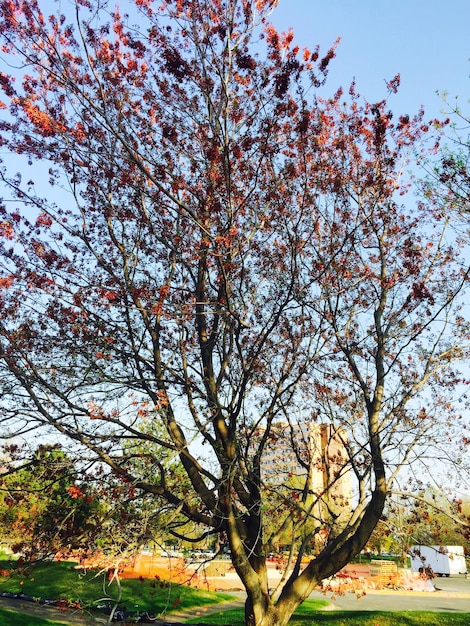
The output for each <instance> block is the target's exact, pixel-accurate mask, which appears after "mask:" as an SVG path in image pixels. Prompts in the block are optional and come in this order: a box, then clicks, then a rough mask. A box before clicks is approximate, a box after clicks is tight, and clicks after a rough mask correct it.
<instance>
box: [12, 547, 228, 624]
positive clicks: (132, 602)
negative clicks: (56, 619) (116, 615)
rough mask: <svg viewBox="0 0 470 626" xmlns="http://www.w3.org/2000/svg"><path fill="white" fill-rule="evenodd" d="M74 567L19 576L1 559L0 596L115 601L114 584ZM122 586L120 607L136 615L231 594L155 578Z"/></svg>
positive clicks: (44, 567)
mask: <svg viewBox="0 0 470 626" xmlns="http://www.w3.org/2000/svg"><path fill="white" fill-rule="evenodd" d="M75 566H76V563H69V562H65V561H64V562H62V563H56V562H48V563H39V564H37V565H36V566H35V567H34V569H33V570H31V571H29V572H27V575H26V572H25V573H23V574H21V573H18V572H17V571H16V570H15V567H14V564H13V563H12V562H11V561H9V560H7V559H3V560H0V593H1V592H3V591H9V592H12V593H24V594H25V595H27V596H32V597H33V598H43V599H52V600H56V599H58V598H63V599H67V600H69V601H71V602H78V603H79V604H80V605H82V606H86V607H91V606H94V605H96V604H99V603H100V600H102V599H103V598H106V597H107V596H108V597H111V598H113V599H114V598H116V596H117V586H116V583H115V582H113V583H112V584H109V583H108V582H107V581H106V580H105V579H104V577H103V575H100V576H99V577H97V576H96V572H93V571H91V572H87V573H86V574H85V573H83V572H80V571H79V570H76V569H75ZM121 584H122V601H121V602H122V604H123V605H125V607H126V609H127V610H128V611H136V612H140V611H149V612H150V613H154V614H160V613H165V612H170V611H172V610H175V609H178V610H180V609H185V608H191V607H194V606H202V607H203V606H207V605H211V604H216V603H218V602H221V601H223V600H228V599H230V598H231V597H232V596H231V595H230V594H223V593H212V592H209V591H204V590H201V589H193V588H190V587H186V586H184V585H176V584H173V583H172V584H169V583H167V582H165V581H160V580H157V579H144V578H141V579H126V580H123V581H122V583H121ZM101 603H104V601H103V602H101ZM0 623H1V622H0Z"/></svg>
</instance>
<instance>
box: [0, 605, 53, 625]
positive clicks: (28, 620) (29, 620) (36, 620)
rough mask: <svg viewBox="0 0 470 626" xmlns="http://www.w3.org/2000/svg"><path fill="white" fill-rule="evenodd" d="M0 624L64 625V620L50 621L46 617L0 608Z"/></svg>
mask: <svg viewBox="0 0 470 626" xmlns="http://www.w3.org/2000/svg"><path fill="white" fill-rule="evenodd" d="M0 624H2V626H64V622H51V621H50V620H48V619H41V618H40V617H33V616H31V615H23V614H21V613H15V612H13V611H7V610H6V609H2V608H0Z"/></svg>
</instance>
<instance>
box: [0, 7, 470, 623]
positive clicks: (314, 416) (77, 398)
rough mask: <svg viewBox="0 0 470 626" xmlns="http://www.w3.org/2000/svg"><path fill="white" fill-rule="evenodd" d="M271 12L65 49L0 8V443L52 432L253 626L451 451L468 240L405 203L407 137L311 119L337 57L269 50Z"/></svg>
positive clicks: (193, 16) (81, 37) (366, 109)
mask: <svg viewBox="0 0 470 626" xmlns="http://www.w3.org/2000/svg"><path fill="white" fill-rule="evenodd" d="M276 4H277V2H276V1H275V0H274V1H273V0H256V1H254V0H229V1H227V2H220V1H219V0H204V2H200V1H199V0H191V1H189V0H175V1H173V0H167V1H166V2H153V1H152V0H136V1H135V3H133V2H129V9H130V10H131V9H132V10H133V11H134V14H133V15H134V16H135V17H132V18H131V17H128V16H127V15H125V14H124V13H123V14H121V13H120V12H119V11H118V10H117V9H116V10H114V11H113V12H111V13H108V12H107V8H106V5H103V6H101V4H98V5H96V3H92V4H89V3H88V2H86V1H85V0H76V16H75V18H74V21H75V24H74V25H72V24H71V23H70V22H71V21H73V20H71V18H70V16H61V15H59V14H56V15H53V16H51V17H46V16H45V15H44V14H43V13H42V11H41V8H40V6H41V3H40V2H38V1H35V0H33V1H29V2H27V3H26V2H24V1H22V0H3V1H2V2H1V3H0V8H1V12H0V13H1V18H0V33H1V36H2V39H3V45H4V53H5V54H7V55H9V60H10V62H11V63H14V61H15V59H18V60H19V61H18V63H19V66H18V70H17V71H16V72H15V74H16V77H15V76H13V75H12V76H7V75H2V87H3V91H4V94H5V98H6V103H5V104H4V105H3V106H4V107H5V108H6V109H7V110H8V113H6V117H5V119H4V121H3V122H2V125H1V130H2V138H1V141H2V145H3V150H10V151H11V152H12V153H16V154H19V155H21V156H22V157H26V159H27V160H28V161H29V162H31V163H35V164H37V163H44V164H45V165H46V167H48V168H49V170H48V172H49V173H48V178H49V183H50V185H51V189H50V193H49V192H47V194H46V191H45V189H44V187H43V186H42V185H41V187H36V185H35V184H34V181H33V180H30V177H29V176H27V177H24V176H22V175H21V174H17V175H16V176H15V175H8V174H7V173H6V172H5V171H3V180H4V182H5V185H6V187H7V189H8V190H9V191H8V194H9V197H8V198H7V200H8V203H7V202H6V201H5V202H4V204H3V206H2V207H1V221H0V234H1V236H2V248H1V252H2V259H3V261H2V275H1V286H2V293H1V297H0V309H1V320H2V321H1V322H0V341H1V343H0V360H1V367H2V377H1V381H2V382H1V384H2V387H3V394H2V400H1V402H2V413H1V415H2V424H3V428H4V433H5V434H6V435H7V436H13V435H16V436H22V435H24V436H26V435H27V434H29V433H30V432H31V430H32V429H33V428H37V429H38V432H39V431H40V430H41V429H43V430H46V431H47V432H48V433H49V434H50V433H51V432H55V433H57V435H58V437H59V438H65V439H66V440H68V442H69V444H68V445H69V448H70V450H72V449H73V448H74V447H75V448H76V453H77V455H79V457H80V458H81V459H82V460H83V459H84V458H86V459H87V460H88V461H89V462H91V463H93V462H96V463H100V464H103V465H105V466H107V467H109V468H110V470H111V471H112V472H113V473H114V475H115V476H117V477H119V478H120V479H121V480H123V481H125V482H126V484H128V485H130V486H131V487H132V489H133V490H134V492H135V494H136V496H137V495H138V494H146V495H147V496H152V497H155V498H158V499H163V500H165V501H166V502H167V503H168V504H169V505H171V506H172V507H173V508H174V509H175V516H176V517H175V518H174V519H175V520H176V521H177V522H178V527H174V528H173V529H172V532H173V533H174V534H175V535H176V536H179V537H182V536H184V534H185V533H184V531H185V527H184V525H182V523H183V522H184V520H187V521H188V523H191V524H198V525H199V526H200V527H201V533H202V535H204V536H207V533H212V534H213V535H214V536H219V537H220V542H221V544H223V543H227V544H228V545H229V547H230V551H231V555H232V561H233V565H234V567H235V569H236V572H237V573H238V575H239V576H240V579H241V580H242V582H243V585H244V586H245V589H246V591H247V602H246V623H247V624H250V625H255V624H256V626H267V625H270V626H274V625H277V626H283V625H284V624H287V622H288V620H289V618H290V616H291V614H292V612H293V611H294V610H295V608H296V607H297V606H298V605H299V604H300V603H301V602H302V601H303V600H304V599H305V598H307V597H308V595H309V594H310V592H311V591H312V590H313V589H314V587H315V586H316V585H317V584H318V583H319V582H320V581H321V580H322V579H324V578H326V577H329V576H331V575H333V574H334V573H335V572H337V571H338V570H339V569H340V568H341V567H343V566H344V565H345V564H346V563H348V562H349V561H350V559H351V558H352V557H354V556H355V555H356V554H358V553H359V552H360V551H361V549H362V548H363V547H364V546H365V544H366V542H367V540H368V538H369V536H370V534H371V532H372V530H373V529H374V527H375V525H376V524H377V522H378V520H379V519H380V517H381V515H382V511H383V508H384V504H385V502H386V498H387V494H388V493H389V491H390V489H391V487H392V485H393V483H394V479H395V477H396V475H397V473H398V472H399V470H400V469H401V468H402V467H403V466H406V467H408V466H409V465H410V464H411V463H412V462H414V461H418V462H419V460H420V458H422V454H423V450H424V452H425V454H426V455H427V457H429V456H430V455H431V454H433V451H434V452H435V451H436V450H437V449H440V448H441V446H443V445H445V444H446V442H448V441H449V438H450V439H451V441H452V445H453V446H454V451H455V450H456V449H457V448H460V447H461V446H462V447H464V444H465V441H464V439H463V438H462V437H461V434H460V417H459V414H458V411H459V408H458V406H457V405H456V404H454V403H453V402H452V399H453V391H454V389H455V388H456V385H458V384H466V381H464V380H463V378H462V376H461V375H460V374H459V372H458V369H457V366H456V364H457V363H458V361H460V360H462V359H464V358H466V356H467V352H468V343H467V340H468V325H467V323H466V320H465V319H464V318H463V317H462V313H461V312H460V310H459V301H460V300H459V299H460V298H461V296H462V295H463V290H464V286H465V284H466V281H467V267H466V265H465V262H464V256H463V255H462V254H461V253H460V252H461V251H460V246H461V245H464V243H465V242H463V241H459V240H457V238H456V237H455V236H454V234H453V232H452V231H451V229H450V226H449V224H448V221H447V219H446V215H445V212H444V211H442V210H441V208H440V207H439V208H438V210H437V207H436V205H435V204H433V202H432V198H431V201H430V202H429V203H427V202H425V201H419V202H413V201H412V200H409V202H408V205H407V206H403V205H402V204H401V202H402V201H403V199H402V196H403V195H404V194H405V193H406V191H407V188H408V187H407V186H408V182H407V180H406V177H405V174H404V172H405V170H406V167H407V163H408V162H409V159H410V158H411V157H412V156H413V152H414V151H415V150H418V149H420V148H421V146H422V143H421V142H422V140H423V138H424V137H425V136H426V134H427V132H428V130H429V129H428V127H427V125H426V124H424V123H423V120H422V115H418V116H416V117H415V118H410V117H408V116H402V117H399V118H398V120H397V121H394V120H393V116H392V114H391V113H390V112H389V110H388V107H387V103H386V101H381V102H378V103H374V104H369V103H364V102H362V101H361V98H360V96H359V94H358V93H357V92H356V90H355V86H354V85H352V86H351V89H350V93H349V96H347V97H345V96H344V95H343V93H342V91H341V90H338V91H337V92H336V94H335V95H334V96H332V97H331V98H327V97H325V98H324V99H321V98H320V97H319V95H318V94H317V95H316V92H317V89H318V88H320V87H321V86H322V85H323V83H324V79H325V76H326V72H327V68H328V64H329V62H330V61H331V59H332V57H333V56H334V49H332V50H330V51H328V52H327V53H326V54H324V55H323V56H321V55H320V54H319V51H318V50H317V49H315V50H314V51H313V52H312V51H309V50H307V49H304V50H300V49H299V47H298V46H297V45H296V44H295V43H294V41H293V34H292V33H291V32H290V31H289V32H287V33H278V32H276V31H275V29H274V28H273V27H272V26H270V25H269V24H268V23H267V18H268V16H269V13H270V11H271V10H272V9H273V7H274V6H275V5H276ZM134 22H136V23H134ZM20 67H24V68H27V70H25V71H21V70H20ZM398 82H399V79H398V77H396V78H395V79H394V80H392V81H391V83H390V84H389V89H390V91H394V90H396V88H397V86H398ZM25 168H26V165H25ZM39 176H42V175H41V174H40V175H39ZM38 182H39V181H38ZM45 195H48V198H46V197H43V196H45ZM10 202H11V203H12V204H9V203H10ZM162 427H163V430H162ZM317 428H319V429H320V431H321V432H325V433H327V436H326V439H325V438H324V437H323V435H322V436H321V437H320V440H321V441H322V442H323V443H322V444H321V446H320V454H317V453H316V452H315V446H314V445H313V443H314V441H315V431H316V429H317ZM322 429H323V431H322ZM280 432H282V433H284V442H283V443H282V446H284V448H282V450H284V453H283V454H282V455H279V454H278V455H277V457H276V458H277V461H276V463H277V465H276V467H277V469H278V472H277V473H278V480H277V481H273V480H272V479H271V476H270V473H269V472H268V471H267V460H269V458H273V457H272V451H273V449H274V450H276V446H277V450H278V451H279V449H280V448H279V446H280V445H281V443H280V437H279V433H280ZM322 437H323V439H322ZM155 451H157V452H155ZM162 451H166V452H165V453H164V454H163V453H162ZM165 455H169V456H170V457H172V458H173V455H174V456H175V457H177V459H178V462H177V463H174V462H170V463H169V462H168V459H167V458H165ZM439 455H442V453H441V452H439ZM456 459H457V455H455V454H454V456H453V460H454V462H457V461H456ZM287 465H289V467H287ZM182 475H183V476H184V478H183V479H182ZM281 476H282V477H283V479H282V480H279V477H281ZM319 477H321V478H320V479H319ZM347 480H350V482H351V484H352V486H353V489H352V491H350V492H349V495H348V493H347V492H344V494H343V496H341V497H342V500H341V502H342V506H341V510H342V512H341V515H340V514H339V512H338V509H337V504H338V502H339V501H340V500H339V495H338V490H339V485H340V484H342V483H341V481H347ZM268 516H269V523H268V524H267V519H266V518H267V517H268ZM273 524H274V525H275V526H274V527H273ZM279 538H282V541H286V540H287V538H288V541H289V546H290V552H289V558H288V560H287V566H288V569H287V570H286V572H285V575H284V578H283V579H282V582H281V586H280V587H279V589H278V590H277V591H276V592H273V591H272V588H271V584H270V581H269V575H268V569H267V563H266V556H267V554H268V552H269V551H270V550H271V549H272V546H274V545H276V542H278V541H279ZM307 551H308V552H313V558H311V560H310V561H309V562H308V563H306V562H305V561H304V556H305V554H306V553H307ZM276 600H277V601H276Z"/></svg>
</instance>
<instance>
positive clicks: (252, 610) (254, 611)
mask: <svg viewBox="0 0 470 626" xmlns="http://www.w3.org/2000/svg"><path fill="white" fill-rule="evenodd" d="M291 616H292V613H291V612H290V611H286V610H285V609H284V610H283V611H282V610H281V611H280V610H279V609H278V608H276V607H275V606H274V605H273V604H272V602H271V600H270V599H269V598H264V597H263V598H261V599H260V600H259V601H257V602H255V603H253V601H252V600H251V599H250V597H248V598H247V600H246V602H245V624H246V626H286V625H287V624H288V623H289V620H290V618H291Z"/></svg>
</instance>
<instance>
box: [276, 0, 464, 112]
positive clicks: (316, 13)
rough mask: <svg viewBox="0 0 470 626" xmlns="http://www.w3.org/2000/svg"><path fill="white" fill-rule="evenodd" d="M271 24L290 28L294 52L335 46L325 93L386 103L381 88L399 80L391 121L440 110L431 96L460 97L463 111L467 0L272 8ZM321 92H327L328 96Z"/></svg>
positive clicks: (297, 2) (296, 0)
mask: <svg viewBox="0 0 470 626" xmlns="http://www.w3.org/2000/svg"><path fill="white" fill-rule="evenodd" d="M271 21H272V22H273V24H274V25H275V26H276V27H277V28H278V29H280V30H287V28H288V27H289V26H292V27H293V29H294V32H295V35H296V41H297V43H298V44H299V45H300V46H301V47H304V46H306V47H308V48H310V49H312V48H314V47H315V45H316V44H319V45H320V46H321V50H323V51H324V52H326V51H327V50H328V48H329V47H330V46H331V44H332V43H333V42H334V41H335V39H336V38H337V37H341V43H340V46H339V48H338V50H337V55H336V58H335V59H334V60H333V61H332V63H331V66H330V74H329V78H328V83H327V85H328V86H329V89H330V90H331V93H333V92H334V91H336V89H337V87H338V86H340V85H341V86H343V87H344V88H345V89H346V90H347V88H348V87H349V84H350V82H351V80H352V78H354V77H355V79H356V84H357V90H358V91H359V93H361V94H362V95H363V96H364V97H366V98H367V99H368V100H370V101H377V100H381V99H382V98H384V97H385V96H386V93H387V91H386V88H385V82H384V81H385V80H390V79H391V78H393V76H395V75H396V74H398V73H399V74H400V75H401V87H400V90H399V93H398V94H397V95H396V96H393V99H391V100H390V106H391V109H392V110H393V111H394V113H395V114H399V113H400V114H402V113H407V114H409V115H412V114H414V113H415V112H416V111H417V110H418V109H419V107H420V106H421V105H424V107H425V111H426V112H427V115H426V116H425V118H426V119H427V118H428V117H429V118H431V117H436V116H438V115H439V113H440V112H441V111H442V109H443V103H442V100H441V99H440V98H439V96H437V95H436V91H437V90H440V91H442V90H447V91H448V92H449V95H450V96H452V97H454V96H456V95H458V96H459V102H460V105H461V107H462V109H464V108H466V110H467V111H469V110H470V104H469V103H468V99H469V98H470V79H469V74H470V61H469V59H470V0H447V1H444V0H324V1H323V2H318V1H317V0H279V6H278V7H277V8H276V9H275V10H274V12H273V14H272V19H271ZM327 91H328V90H327Z"/></svg>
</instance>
